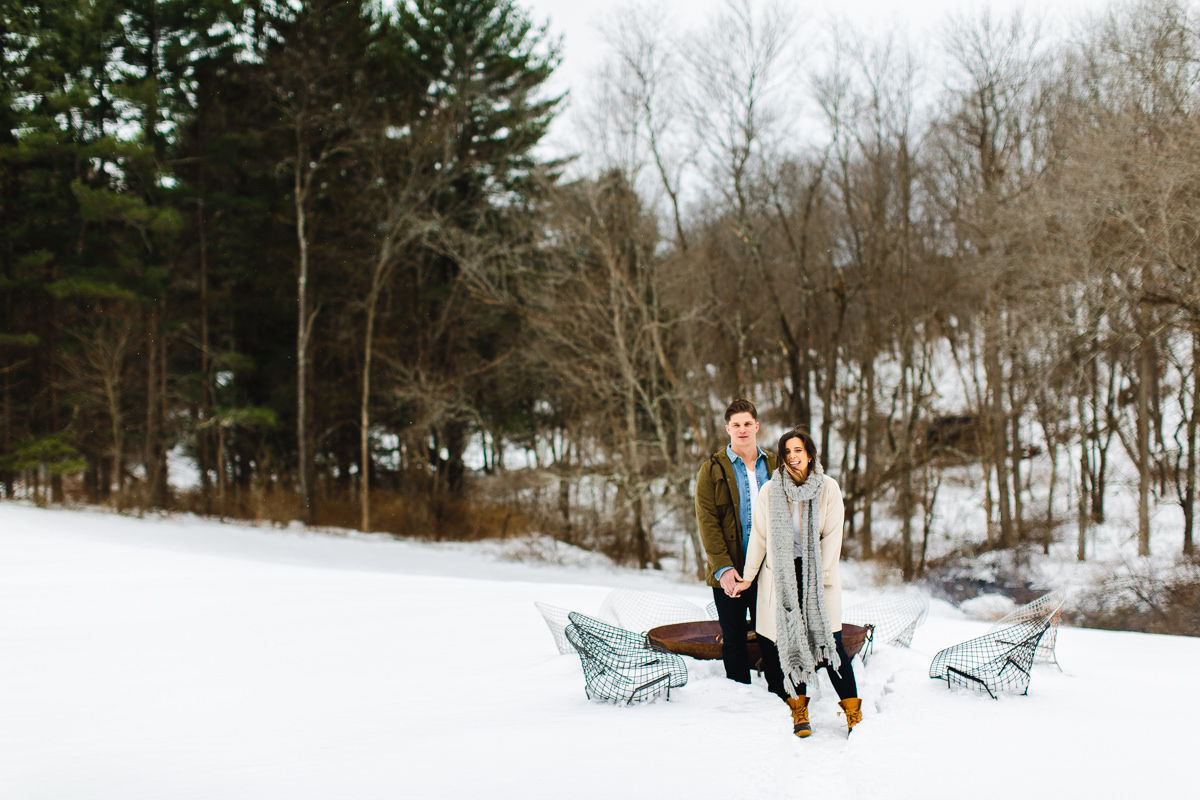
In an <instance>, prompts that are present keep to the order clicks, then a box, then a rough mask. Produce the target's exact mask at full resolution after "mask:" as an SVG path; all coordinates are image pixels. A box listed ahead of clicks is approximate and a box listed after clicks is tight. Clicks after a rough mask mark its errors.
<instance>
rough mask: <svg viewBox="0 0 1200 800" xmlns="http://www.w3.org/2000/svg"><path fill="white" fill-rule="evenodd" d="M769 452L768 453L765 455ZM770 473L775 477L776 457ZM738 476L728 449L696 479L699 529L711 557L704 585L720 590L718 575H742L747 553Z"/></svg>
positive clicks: (715, 456) (769, 455)
mask: <svg viewBox="0 0 1200 800" xmlns="http://www.w3.org/2000/svg"><path fill="white" fill-rule="evenodd" d="M764 452H765V451H764ZM766 456H767V471H768V472H770V473H771V474H772V475H773V474H774V473H775V454H774V453H766ZM738 507H739V498H738V485H737V474H736V473H735V472H734V471H733V462H731V461H730V460H729V454H728V453H727V452H726V448H721V449H720V450H719V451H717V452H716V453H713V455H712V456H711V457H710V458H709V459H708V460H707V461H705V462H704V463H703V464H702V465H701V466H700V472H699V473H697V475H696V525H697V526H698V527H699V528H700V542H701V543H702V544H703V545H704V552H705V553H706V554H707V556H708V569H707V572H706V574H705V576H704V582H705V583H707V584H708V585H709V586H712V587H717V586H720V585H721V582H720V581H718V580H717V577H716V574H717V572H718V571H719V570H722V569H724V568H725V567H733V568H734V569H736V570H737V571H738V574H739V575H741V574H742V570H743V569H744V568H745V564H746V553H745V551H744V550H743V549H742V520H741V516H740V515H739V514H738Z"/></svg>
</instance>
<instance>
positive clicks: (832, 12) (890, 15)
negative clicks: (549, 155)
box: [518, 0, 1119, 142]
mask: <svg viewBox="0 0 1200 800" xmlns="http://www.w3.org/2000/svg"><path fill="white" fill-rule="evenodd" d="M760 1H761V2H767V0H760ZM779 1H780V2H781V4H782V5H783V6H784V7H785V8H791V9H794V10H795V13H796V16H797V19H798V21H799V23H800V26H801V29H802V30H803V32H804V34H805V35H808V36H819V35H820V33H819V32H820V30H821V27H822V26H824V25H825V24H827V23H829V22H831V21H834V20H839V21H845V22H846V23H848V24H849V26H850V27H851V28H852V29H855V30H861V31H863V32H864V33H872V32H882V31H892V30H896V29H900V30H907V31H908V33H909V35H910V37H911V40H912V41H913V42H915V43H917V44H918V45H920V44H928V43H931V42H934V41H936V37H937V35H938V29H939V27H940V26H941V25H942V23H943V22H944V21H945V20H946V19H947V18H948V17H949V16H951V15H955V14H967V15H973V14H977V13H979V12H981V11H983V10H984V9H987V8H989V7H990V8H991V9H992V10H993V11H996V12H1002V13H1005V14H1006V13H1007V12H1009V11H1010V10H1013V9H1016V8H1022V9H1024V10H1025V11H1027V12H1030V13H1033V14H1037V15H1040V16H1042V17H1044V18H1045V21H1046V23H1047V26H1048V27H1049V28H1051V29H1053V28H1058V27H1059V26H1060V25H1063V23H1067V22H1069V21H1071V20H1078V19H1081V18H1083V17H1085V16H1086V15H1087V14H1088V13H1095V12H1099V11H1103V10H1104V9H1107V8H1108V7H1109V6H1110V5H1112V4H1113V3H1112V0H1040V2H1027V0H916V2H907V3H902V2H898V1H897V0H824V1H823V2H797V0H779ZM518 2H519V3H520V5H522V6H524V7H525V8H526V9H528V10H529V11H530V13H531V15H532V17H533V20H534V22H535V23H539V24H540V23H542V22H548V23H549V27H550V32H551V34H552V35H555V36H561V37H562V54H563V61H562V65H561V66H560V67H559V70H558V72H557V73H556V75H555V76H554V78H553V79H552V81H551V84H550V85H551V88H552V89H553V90H555V91H562V90H567V89H569V90H570V91H571V94H572V97H573V100H574V103H575V104H576V105H578V104H579V103H581V102H582V101H583V99H584V98H585V97H586V93H587V84H588V81H589V79H590V77H591V76H592V75H593V74H594V73H595V72H596V71H597V70H598V69H599V67H600V65H601V64H602V63H603V61H604V57H605V54H606V51H607V45H606V43H605V41H604V38H603V35H602V34H601V32H600V27H601V26H602V25H603V23H604V21H605V19H606V18H607V17H609V16H611V15H612V13H613V11H614V9H618V8H621V7H622V6H626V5H628V6H633V7H634V8H645V9H646V10H647V11H650V10H652V9H655V8H662V9H666V12H667V13H666V15H665V16H667V17H668V18H672V19H677V20H679V21H680V23H679V25H678V26H677V27H675V29H673V30H672V31H671V32H670V33H671V34H673V35H678V34H685V33H687V32H688V31H689V30H691V29H694V28H697V27H699V26H701V25H702V24H703V23H704V22H706V21H707V20H708V19H710V18H711V17H712V15H713V13H714V12H715V11H717V10H719V9H721V8H722V7H723V6H724V5H725V2H726V0H518ZM1118 2H1119V0H1118ZM569 125H570V121H569V114H567V115H563V116H562V117H560V119H559V120H558V121H557V122H556V125H555V129H554V130H553V131H552V133H551V139H552V141H555V140H557V141H560V142H565V140H567V139H569V138H571V137H570V135H569V134H568V133H567V129H568V127H569Z"/></svg>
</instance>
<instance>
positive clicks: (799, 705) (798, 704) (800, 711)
mask: <svg viewBox="0 0 1200 800" xmlns="http://www.w3.org/2000/svg"><path fill="white" fill-rule="evenodd" d="M787 704H788V708H790V709H791V710H792V733H794V734H796V735H797V736H799V737H800V738H801V739H803V738H804V737H805V736H812V726H811V725H809V724H808V698H807V697H805V696H804V695H800V696H799V697H789V698H788V699H787Z"/></svg>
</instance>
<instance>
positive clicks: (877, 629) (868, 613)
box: [842, 592, 929, 647]
mask: <svg viewBox="0 0 1200 800" xmlns="http://www.w3.org/2000/svg"><path fill="white" fill-rule="evenodd" d="M928 615H929V598H928V597H926V596H925V595H924V594H920V593H915V592H914V593H911V594H893V595H887V596H884V597H878V598H876V599H874V600H868V601H867V602H865V603H859V604H857V605H853V606H851V607H849V608H847V609H845V610H843V611H842V623H843V624H845V623H847V622H849V623H851V624H854V625H862V626H867V625H870V626H872V627H873V628H874V641H875V642H883V643H884V644H894V645H899V646H900V647H909V646H910V645H912V639H913V633H915V632H916V630H917V628H918V627H920V625H921V623H923V622H924V621H925V618H926V616H928Z"/></svg>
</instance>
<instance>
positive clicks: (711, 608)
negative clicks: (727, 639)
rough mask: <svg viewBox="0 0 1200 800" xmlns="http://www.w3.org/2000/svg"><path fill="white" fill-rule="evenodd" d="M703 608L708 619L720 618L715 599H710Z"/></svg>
mask: <svg viewBox="0 0 1200 800" xmlns="http://www.w3.org/2000/svg"><path fill="white" fill-rule="evenodd" d="M704 610H705V611H706V612H707V613H708V618H709V619H720V618H721V617H720V615H719V614H717V601H715V600H713V601H711V602H710V603H709V604H708V605H706V606H705V607H704Z"/></svg>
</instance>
